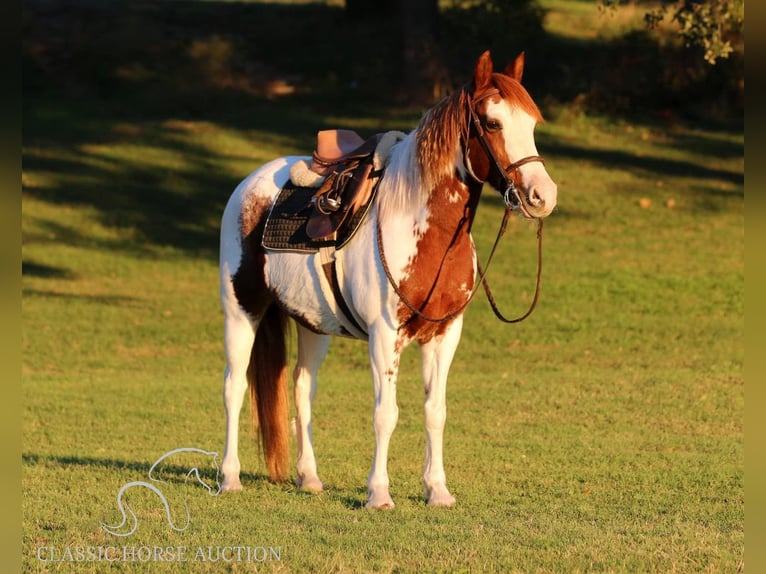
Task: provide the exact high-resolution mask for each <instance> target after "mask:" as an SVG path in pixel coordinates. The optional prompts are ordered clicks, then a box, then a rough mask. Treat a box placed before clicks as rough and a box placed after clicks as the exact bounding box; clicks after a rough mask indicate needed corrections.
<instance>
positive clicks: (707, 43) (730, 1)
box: [598, 0, 745, 64]
mask: <svg viewBox="0 0 766 574" xmlns="http://www.w3.org/2000/svg"><path fill="white" fill-rule="evenodd" d="M598 1H599V2H600V4H601V5H602V6H604V7H605V8H607V9H609V8H614V7H616V6H617V5H618V4H619V3H620V0H598ZM668 16H670V19H671V21H672V22H675V23H677V24H678V26H679V27H680V30H679V33H680V35H681V37H682V38H683V40H684V42H685V43H686V44H687V45H692V46H700V47H702V48H703V49H704V58H705V60H706V61H707V62H709V63H710V64H715V63H716V62H717V61H718V59H719V58H728V56H729V54H731V53H732V52H733V51H734V48H733V46H732V45H731V39H732V37H733V36H736V35H739V34H742V33H743V31H744V24H745V2H744V0H660V5H659V6H658V7H657V8H654V9H652V10H650V11H648V12H647V13H646V15H645V16H644V19H645V21H646V24H647V26H648V27H649V28H650V29H656V28H657V27H658V25H659V24H660V22H662V21H663V20H665V18H666V17H668Z"/></svg>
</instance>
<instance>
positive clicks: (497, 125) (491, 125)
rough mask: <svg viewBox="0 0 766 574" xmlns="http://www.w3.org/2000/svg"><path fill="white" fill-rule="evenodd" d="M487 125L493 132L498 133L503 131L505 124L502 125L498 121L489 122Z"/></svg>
mask: <svg viewBox="0 0 766 574" xmlns="http://www.w3.org/2000/svg"><path fill="white" fill-rule="evenodd" d="M485 125H486V127H487V129H488V130H489V131H491V132H496V131H498V130H501V129H503V124H501V123H500V122H499V121H497V120H487V121H486V124H485Z"/></svg>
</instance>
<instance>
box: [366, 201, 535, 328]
mask: <svg viewBox="0 0 766 574" xmlns="http://www.w3.org/2000/svg"><path fill="white" fill-rule="evenodd" d="M512 211H513V207H512V206H510V205H508V206H507V207H506V209H505V213H504V214H503V221H502V222H501V223H500V228H499V229H498V231H497V237H496V238H495V242H494V243H493V244H492V249H491V250H490V252H489V256H488V257H487V263H486V264H485V265H484V268H482V266H481V264H479V263H477V267H478V269H479V280H478V281H477V282H476V284H475V285H474V286H473V289H472V290H471V293H470V295H469V296H468V299H466V301H465V303H463V304H462V305H460V306H459V307H458V308H457V309H455V310H454V311H450V312H449V313H447V314H446V315H444V316H442V317H430V316H428V315H426V314H424V313H423V312H422V311H421V310H420V309H418V308H417V307H415V305H413V304H412V303H411V302H410V301H409V299H407V297H405V295H404V293H402V290H401V289H399V286H398V285H397V284H396V281H395V280H394V278H393V276H392V275H391V270H390V269H389V267H388V261H387V260H386V253H385V250H384V249H383V235H382V232H381V229H380V219H378V220H377V222H376V223H377V224H376V235H377V243H378V253H380V263H381V265H383V271H384V272H385V274H386V278H387V279H388V282H389V284H390V285H391V287H392V288H393V290H394V293H396V295H397V296H398V297H399V299H400V300H401V302H402V303H404V305H405V306H406V307H407V308H408V309H409V310H410V311H412V313H413V317H414V316H417V317H419V318H420V319H423V320H424V321H428V322H429V323H446V322H447V321H451V320H452V319H454V318H455V317H457V316H458V315H459V314H460V313H462V312H463V311H464V310H465V308H466V307H468V305H469V303H470V302H471V301H473V298H474V296H475V295H476V292H477V291H478V290H479V287H480V286H483V287H484V293H485V294H486V296H487V300H488V301H489V304H490V306H491V307H492V311H493V312H494V313H495V317H497V318H498V319H499V320H500V321H502V322H503V323H519V322H521V321H523V320H524V319H526V318H527V317H529V316H530V315H531V314H532V311H534V310H535V307H536V306H537V300H538V299H539V296H540V284H541V278H542V270H543V220H542V219H538V220H537V281H536V284H535V295H534V297H533V299H532V304H531V305H530V306H529V309H527V312H526V313H524V314H523V315H521V316H519V317H516V318H515V319H508V318H506V317H505V316H504V315H503V314H502V313H501V312H500V309H499V308H498V306H497V303H496V302H495V298H494V296H493V295H492V291H491V290H490V288H489V283H488V282H487V271H489V266H490V264H491V263H492V258H493V257H494V256H495V251H496V250H497V246H498V245H499V244H500V239H501V238H502V237H503V235H504V234H505V230H506V228H507V227H508V219H509V218H510V215H511V212H512ZM427 303H428V300H426V302H425V303H423V306H425V305H426V304H427ZM410 320H412V317H410V319H408V320H407V321H405V322H404V323H402V324H401V325H400V326H399V328H400V329H401V327H403V326H404V325H405V324H407V323H408V322H409V321H410Z"/></svg>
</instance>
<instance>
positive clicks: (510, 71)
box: [503, 52, 524, 83]
mask: <svg viewBox="0 0 766 574" xmlns="http://www.w3.org/2000/svg"><path fill="white" fill-rule="evenodd" d="M503 73H504V74H505V75H506V76H510V77H511V78H513V79H514V80H516V81H517V82H519V83H521V76H522V75H523V74H524V52H522V53H521V54H519V55H518V56H516V59H515V60H514V61H513V62H512V63H510V64H508V65H507V66H506V67H505V70H503Z"/></svg>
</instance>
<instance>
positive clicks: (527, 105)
mask: <svg viewBox="0 0 766 574" xmlns="http://www.w3.org/2000/svg"><path fill="white" fill-rule="evenodd" d="M492 82H493V83H494V85H495V86H496V87H497V89H498V90H499V91H500V97H501V98H503V99H504V100H506V101H507V102H508V104H509V105H510V106H511V107H515V108H519V109H521V110H522V111H524V112H526V113H527V114H529V115H530V116H531V117H532V118H533V119H534V120H535V121H536V122H542V121H543V115H542V113H541V112H540V108H538V107H537V104H536V103H535V101H534V100H533V99H532V96H530V95H529V92H528V91H527V90H526V88H525V87H524V86H522V85H521V83H520V82H518V81H516V80H514V79H513V78H511V77H509V76H506V75H505V74H497V73H495V74H492Z"/></svg>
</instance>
